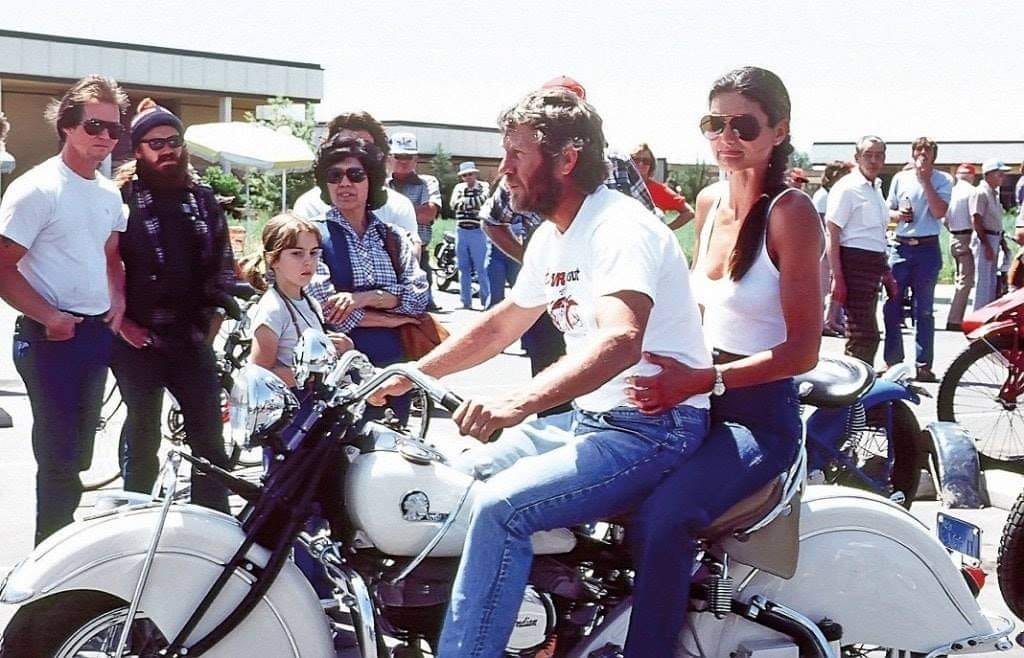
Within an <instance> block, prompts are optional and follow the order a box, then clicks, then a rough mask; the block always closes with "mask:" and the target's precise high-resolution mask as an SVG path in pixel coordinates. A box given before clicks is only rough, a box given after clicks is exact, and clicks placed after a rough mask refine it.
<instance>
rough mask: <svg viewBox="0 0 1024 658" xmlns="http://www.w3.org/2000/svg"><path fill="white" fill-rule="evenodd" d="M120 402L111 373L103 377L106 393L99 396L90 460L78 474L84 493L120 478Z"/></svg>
mask: <svg viewBox="0 0 1024 658" xmlns="http://www.w3.org/2000/svg"><path fill="white" fill-rule="evenodd" d="M125 411H126V409H125V405H124V400H122V399H121V392H120V391H119V390H118V388H117V383H116V382H115V380H114V376H113V374H112V373H111V374H108V375H107V385H106V390H105V391H104V393H103V404H102V406H101V407H100V418H99V422H98V423H97V424H96V434H95V439H94V440H93V451H92V459H91V460H90V463H89V466H88V468H86V469H84V470H83V471H81V472H80V473H79V476H78V477H79V480H80V481H81V483H82V489H83V490H84V491H95V490H96V489H102V488H103V487H105V486H107V485H108V484H110V483H111V482H113V481H114V480H116V479H117V478H119V477H121V463H120V459H119V457H118V455H119V454H120V444H121V425H122V424H123V423H124V415H125Z"/></svg>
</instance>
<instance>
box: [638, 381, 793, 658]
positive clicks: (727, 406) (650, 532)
mask: <svg viewBox="0 0 1024 658" xmlns="http://www.w3.org/2000/svg"><path fill="white" fill-rule="evenodd" d="M801 431H802V428H801V421H800V405H799V401H798V398H797V394H796V388H795V387H794V385H793V381H792V380H791V379H785V380H780V381H776V382H770V383H768V384H761V385H759V386H750V387H746V388H731V389H729V390H728V391H726V393H725V395H722V396H721V397H713V398H711V430H710V431H709V432H708V436H707V438H706V439H705V440H704V443H703V445H702V446H701V447H700V449H699V450H697V451H696V452H695V453H694V454H693V455H692V456H691V457H690V458H689V459H687V460H685V461H683V462H682V463H681V465H680V466H679V467H678V468H677V469H675V470H674V471H673V472H672V474H671V475H669V476H668V478H666V479H665V480H664V481H662V483H661V484H660V485H658V487H657V488H656V489H655V490H654V492H653V493H652V494H651V495H650V496H648V497H647V499H646V500H645V501H644V503H643V505H641V507H640V509H638V510H637V512H636V513H635V514H634V515H633V520H632V523H631V524H630V527H629V528H628V533H627V535H628V537H629V540H630V544H631V549H632V551H633V560H634V563H635V564H636V579H635V582H634V589H633V611H632V614H631V616H630V623H629V635H628V637H627V639H626V647H625V648H626V651H625V655H626V656H627V657H629V658H649V657H650V656H668V655H671V654H672V647H674V646H675V643H676V636H678V635H679V632H680V631H681V630H682V628H683V624H684V623H685V622H686V611H687V607H688V605H689V601H690V597H689V592H690V577H691V574H692V572H693V560H694V551H695V549H694V539H695V538H696V537H698V536H699V535H700V531H701V530H703V529H704V528H706V527H708V526H709V525H710V524H711V522H712V521H714V520H715V519H716V518H718V517H719V516H721V515H722V514H723V513H724V512H726V511H727V510H728V509H729V508H730V507H732V506H733V505H735V504H736V503H738V502H739V501H741V500H743V499H744V498H746V497H747V496H750V495H751V494H753V493H754V492H756V491H757V490H758V489H760V488H761V487H763V486H764V485H766V484H767V483H768V482H770V481H771V480H772V478H774V477H777V476H778V475H779V474H780V473H783V472H785V471H786V470H788V469H789V467H790V466H791V465H792V464H793V461H794V460H795V458H796V451H797V447H798V445H799V437H800V433H801Z"/></svg>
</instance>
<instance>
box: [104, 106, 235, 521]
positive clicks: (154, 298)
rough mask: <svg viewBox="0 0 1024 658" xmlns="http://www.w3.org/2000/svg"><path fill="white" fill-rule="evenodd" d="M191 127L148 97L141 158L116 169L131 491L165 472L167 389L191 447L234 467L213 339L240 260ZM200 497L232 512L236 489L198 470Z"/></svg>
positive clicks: (135, 125) (126, 466) (122, 381)
mask: <svg viewBox="0 0 1024 658" xmlns="http://www.w3.org/2000/svg"><path fill="white" fill-rule="evenodd" d="M183 132H184V130H183V127H182V125H181V120H179V119H178V117H176V116H175V115H174V114H173V113H172V112H170V111H169V110H167V109H166V108H163V107H161V106H159V105H157V104H156V103H154V102H153V101H152V100H150V99H148V98H147V99H145V100H143V101H142V103H140V104H139V111H138V113H137V114H136V115H135V117H134V118H133V119H132V123H131V138H132V146H133V148H134V151H135V158H136V159H135V161H134V162H130V163H127V164H125V165H124V166H123V167H122V168H121V169H120V170H119V171H118V173H117V175H116V176H115V181H116V182H117V184H118V185H119V186H120V188H121V196H122V198H123V199H124V202H125V203H126V204H127V205H128V208H129V216H128V230H127V231H126V232H125V235H124V238H123V239H122V240H121V259H122V260H123V261H124V267H125V292H126V294H125V297H126V309H125V318H124V322H123V323H122V325H121V331H120V334H119V338H118V340H116V341H115V342H114V354H113V360H112V364H111V369H112V370H113V371H114V375H115V376H116V377H117V382H118V387H119V388H120V391H121V397H122V398H123V399H124V401H125V404H126V406H127V410H128V412H127V418H126V419H125V423H124V427H123V429H122V444H123V446H124V452H123V463H122V471H123V476H124V488H125V489H126V490H128V491H141V492H147V491H150V490H152V488H153V483H154V481H155V480H156V476H157V471H158V459H157V449H158V448H159V446H160V413H161V408H162V404H163V398H164V389H165V388H166V389H167V390H169V391H170V392H171V394H172V395H173V396H174V398H175V399H176V400H177V401H178V404H179V405H180V406H181V413H182V416H183V417H184V422H185V434H186V437H187V438H186V442H187V443H188V444H189V446H190V447H191V449H192V454H193V455H195V456H196V457H200V458H205V459H208V460H209V461H210V462H211V463H213V464H217V465H218V466H222V467H226V466H227V457H226V455H225V454H224V443H223V440H222V435H223V424H222V422H221V414H220V381H219V378H218V375H217V369H216V360H215V357H214V354H213V350H212V349H211V347H210V342H211V340H212V337H213V334H214V333H215V332H216V326H219V316H217V315H216V312H215V307H217V306H218V305H220V304H222V303H223V300H224V297H225V296H226V295H227V292H226V287H227V285H228V284H229V283H231V282H232V281H233V279H234V276H233V271H234V260H233V257H232V253H231V247H230V243H229V240H228V230H227V222H226V221H225V218H224V213H223V212H222V211H221V208H220V206H219V205H218V203H217V200H216V198H215V196H214V193H213V190H212V189H210V188H209V187H206V186H204V185H200V184H199V183H198V182H197V181H195V180H193V178H192V176H191V174H190V172H189V169H188V152H187V150H186V149H185V143H184V139H183V137H182V134H183ZM215 318H216V322H215V321H214V320H215ZM192 502H193V503H196V504H199V505H205V506H207V507H211V508H213V509H217V510H221V511H224V512H226V511H228V498H227V491H226V490H225V489H224V488H223V487H221V486H220V485H219V484H216V483H215V482H213V481H212V480H210V479H209V478H207V477H206V476H204V475H202V474H198V473H195V472H193V476H192Z"/></svg>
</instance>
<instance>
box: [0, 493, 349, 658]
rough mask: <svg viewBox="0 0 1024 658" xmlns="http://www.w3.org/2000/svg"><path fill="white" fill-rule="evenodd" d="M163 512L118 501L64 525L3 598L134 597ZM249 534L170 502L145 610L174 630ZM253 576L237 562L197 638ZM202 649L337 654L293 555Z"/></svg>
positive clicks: (214, 654) (219, 656)
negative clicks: (84, 593)
mask: <svg viewBox="0 0 1024 658" xmlns="http://www.w3.org/2000/svg"><path fill="white" fill-rule="evenodd" d="M159 512H160V508H159V507H158V506H156V505H145V506H137V507H133V508H130V509H127V510H125V508H121V509H120V510H118V511H116V512H112V513H110V514H107V515H104V516H101V517H96V518H93V519H90V520H86V521H81V522H78V523H74V524H72V525H70V526H68V527H66V528H64V529H62V530H61V531H59V532H58V533H56V534H54V535H53V536H52V537H50V538H49V539H47V540H46V541H45V542H43V543H42V544H40V545H39V546H38V547H36V549H35V551H33V552H32V554H31V555H29V556H28V557H27V558H26V559H25V560H23V561H22V562H21V563H19V564H18V565H17V566H16V567H15V569H14V570H13V571H12V572H11V573H10V574H9V575H8V577H7V580H6V583H5V584H4V587H3V589H2V590H0V602H4V603H19V604H22V603H28V602H31V601H34V600H38V599H41V598H43V597H46V596H52V595H54V594H58V593H60V592H67V591H74V590H95V591H100V592H106V593H108V594H112V595H114V596H117V597H119V598H121V599H124V600H125V601H130V600H131V598H132V595H133V593H134V591H135V585H136V582H137V581H138V577H139V574H140V572H141V569H142V562H143V559H144V556H145V551H146V547H147V546H148V544H149V539H150V537H151V536H152V533H153V529H154V527H155V524H156V520H157V517H158V515H159ZM243 539H244V533H243V532H242V530H241V528H240V526H239V523H238V522H237V521H236V520H235V519H234V518H232V517H230V516H227V515H225V514H220V513H218V512H214V511H211V510H208V509H206V508H203V507H197V506H193V505H174V506H172V507H171V510H170V512H169V514H168V516H167V520H166V523H165V525H164V532H163V535H162V536H161V537H160V544H159V546H158V549H157V553H156V556H155V558H154V562H153V567H152V571H151V572H150V577H149V581H148V583H147V585H146V589H145V591H144V593H143V596H142V601H141V606H140V611H141V612H142V613H144V614H145V615H146V616H147V617H148V618H149V619H151V620H152V621H153V622H154V623H155V624H156V625H157V626H158V627H159V628H160V630H161V632H162V633H163V634H164V636H165V637H167V638H168V639H171V638H173V637H174V636H175V635H176V634H177V633H178V631H180V630H181V628H182V627H183V626H184V624H185V622H186V621H187V620H188V617H189V616H190V615H191V613H192V611H193V610H194V609H195V607H196V606H197V605H198V604H199V602H200V601H201V600H202V598H203V597H204V596H205V595H206V592H207V591H208V589H209V587H210V585H211V584H212V583H213V581H214V580H215V579H216V578H217V576H218V575H219V574H220V573H221V569H222V567H223V565H224V564H225V563H226V562H227V561H228V559H230V557H231V556H232V555H233V554H234V552H235V551H236V550H238V547H239V546H240V545H241V543H242V541H243ZM269 557H270V552H269V551H267V550H266V549H263V548H261V547H259V546H254V547H253V548H252V549H250V551H249V553H248V555H247V558H248V559H249V560H250V561H251V562H252V563H253V564H255V565H256V567H262V566H265V565H266V563H267V560H268V558H269ZM252 581H253V576H252V575H251V574H249V573H248V572H246V571H244V570H242V569H238V570H236V571H235V573H234V576H233V577H232V578H231V579H230V580H229V582H228V584H227V586H226V587H225V588H224V590H223V591H222V592H221V594H220V596H219V597H218V598H217V599H216V601H215V602H214V604H213V606H212V607H211V608H210V610H209V611H208V613H207V615H206V616H205V617H204V618H203V621H201V622H200V624H199V626H198V627H197V628H196V630H195V631H194V632H193V634H192V635H191V636H190V640H191V641H194V640H198V639H199V638H200V637H202V636H204V635H206V633H207V632H209V631H210V630H212V629H213V628H214V627H215V626H216V624H217V623H218V622H220V621H221V620H222V619H223V618H224V617H225V616H227V614H228V613H229V612H230V610H231V609H232V608H233V607H234V604H235V603H237V602H238V601H240V600H241V599H242V597H243V596H244V595H245V593H246V592H247V591H248V589H249V584H250V583H251V582H252ZM204 655H207V656H210V658H230V657H237V656H247V655H248V656H282V657H288V656H294V657H296V658H298V657H299V656H301V657H302V658H334V656H335V653H334V648H333V643H332V640H331V633H330V629H329V627H328V621H327V618H326V617H325V615H324V613H323V608H322V607H321V606H320V602H319V599H318V598H317V595H316V593H315V592H314V591H313V589H312V587H311V586H310V585H309V583H308V581H307V580H306V578H305V577H304V576H303V575H302V573H301V572H300V571H299V570H298V568H297V567H296V566H295V565H294V564H293V563H292V562H291V561H290V560H289V561H287V562H286V563H285V565H284V567H283V568H282V569H281V572H280V574H279V575H278V577H277V579H276V580H275V581H274V584H273V585H272V586H271V587H270V589H269V590H268V591H267V592H266V594H264V596H263V598H262V600H261V601H260V602H259V604H257V605H256V607H255V608H254V609H253V611H252V613H251V614H250V615H249V616H248V617H247V618H246V619H245V620H244V621H243V622H242V623H241V624H239V626H238V627H237V628H236V629H235V630H234V631H232V632H231V633H230V634H229V635H227V636H226V637H225V638H224V639H223V640H222V641H221V642H220V643H218V644H217V645H216V646H215V647H214V648H213V649H211V650H210V651H209V652H208V653H206V654H204Z"/></svg>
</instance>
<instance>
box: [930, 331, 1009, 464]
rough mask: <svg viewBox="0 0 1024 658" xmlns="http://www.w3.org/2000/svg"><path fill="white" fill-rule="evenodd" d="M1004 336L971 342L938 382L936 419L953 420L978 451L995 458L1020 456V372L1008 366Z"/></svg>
mask: <svg viewBox="0 0 1024 658" xmlns="http://www.w3.org/2000/svg"><path fill="white" fill-rule="evenodd" d="M1015 356H1016V355H1015V354H1014V353H1013V347H1012V344H1011V341H1010V339H1009V338H995V339H992V340H991V341H985V340H976V341H974V342H973V343H971V344H970V345H968V346H967V349H965V350H964V351H963V352H961V353H960V355H959V356H957V357H956V359H955V360H954V361H953V363H952V365H950V366H949V370H947V371H946V374H945V376H943V378H942V383H941V384H940V385H939V396H938V400H937V406H938V415H939V420H945V421H952V422H956V423H959V424H960V426H961V427H963V428H964V429H965V430H967V431H968V433H970V435H971V437H972V438H973V439H974V445H975V446H976V447H977V449H978V452H980V453H981V454H983V455H985V456H986V457H989V458H990V459H993V460H996V461H1001V462H1016V461H1021V460H1024V411H1022V410H1021V408H1020V403H1021V394H1022V392H1024V372H1021V371H1020V370H1019V369H1018V368H1017V367H1015V366H1014V365H1013V362H1012V361H1013V358H1014V357H1015Z"/></svg>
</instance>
